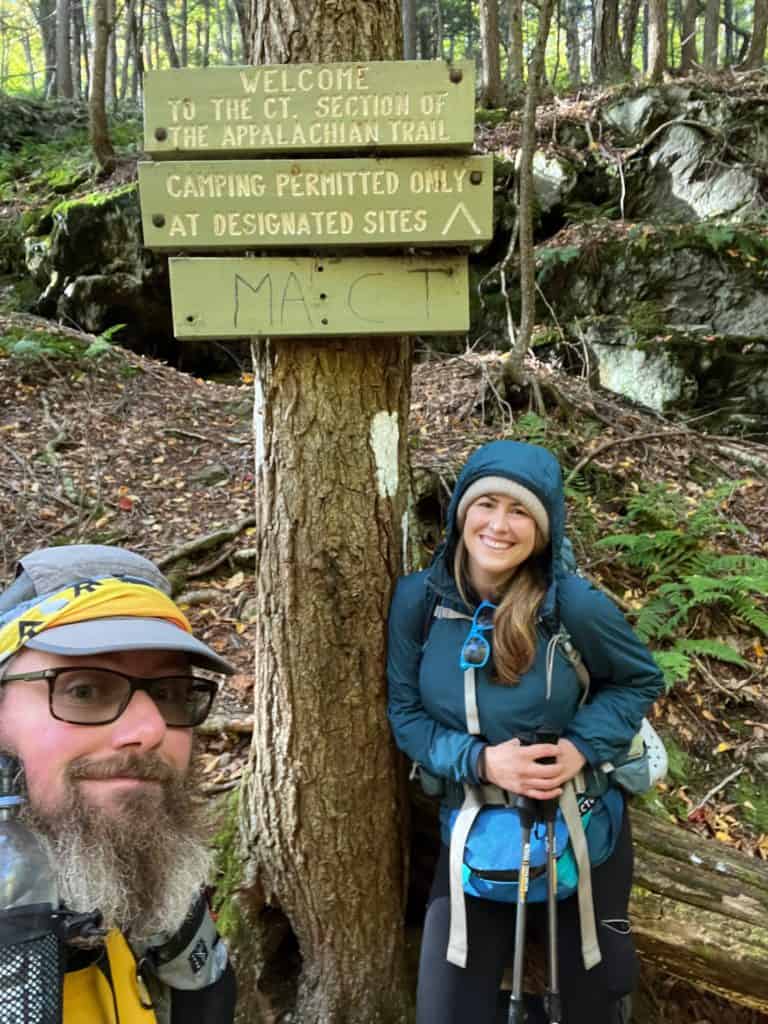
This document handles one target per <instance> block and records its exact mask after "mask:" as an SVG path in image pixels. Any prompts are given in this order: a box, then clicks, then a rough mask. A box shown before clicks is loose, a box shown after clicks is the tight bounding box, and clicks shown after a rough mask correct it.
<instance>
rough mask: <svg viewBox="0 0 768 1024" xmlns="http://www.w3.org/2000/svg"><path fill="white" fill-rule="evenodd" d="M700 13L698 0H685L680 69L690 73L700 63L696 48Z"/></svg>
mask: <svg viewBox="0 0 768 1024" xmlns="http://www.w3.org/2000/svg"><path fill="white" fill-rule="evenodd" d="M698 13H699V2H698V0H683V9H682V28H681V31H680V37H681V43H680V70H681V71H682V73H683V74H684V75H685V74H688V73H689V72H690V71H693V69H694V67H695V66H696V65H697V64H698V63H699V55H698V51H697V48H696V18H697V16H698Z"/></svg>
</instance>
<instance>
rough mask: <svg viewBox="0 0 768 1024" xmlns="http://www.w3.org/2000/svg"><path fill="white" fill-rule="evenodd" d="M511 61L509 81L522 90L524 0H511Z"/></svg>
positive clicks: (508, 67) (511, 86)
mask: <svg viewBox="0 0 768 1024" xmlns="http://www.w3.org/2000/svg"><path fill="white" fill-rule="evenodd" d="M508 47H509V62H508V64H507V82H508V84H509V87H510V89H511V90H520V89H522V88H523V84H524V75H525V72H524V69H523V60H524V57H523V0H509V39H508Z"/></svg>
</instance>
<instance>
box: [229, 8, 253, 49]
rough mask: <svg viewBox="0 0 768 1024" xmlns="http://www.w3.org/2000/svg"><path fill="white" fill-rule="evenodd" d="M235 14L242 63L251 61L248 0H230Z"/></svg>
mask: <svg viewBox="0 0 768 1024" xmlns="http://www.w3.org/2000/svg"><path fill="white" fill-rule="evenodd" d="M232 2H233V4H234V6H235V13H236V14H237V24H238V27H239V29H240V41H241V44H242V50H243V64H250V63H251V14H250V7H249V0H232Z"/></svg>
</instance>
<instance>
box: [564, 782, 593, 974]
mask: <svg viewBox="0 0 768 1024" xmlns="http://www.w3.org/2000/svg"><path fill="white" fill-rule="evenodd" d="M560 810H561V812H562V815H563V818H564V819H565V823H566V825H567V826H568V834H569V836H570V840H571V849H572V850H573V856H574V859H575V861H576V867H577V868H578V871H579V883H578V888H577V895H578V901H579V920H580V923H581V955H582V958H583V960H584V968H585V969H586V970H590V968H592V967H594V966H595V965H596V964H599V963H600V961H601V960H602V955H601V953H600V944H599V942H598V940H597V924H596V923H595V904H594V900H593V898H592V865H591V864H590V861H589V850H588V848H587V837H586V836H585V835H584V825H583V824H582V821H581V814H580V813H579V805H578V803H577V801H576V789H575V787H574V785H573V781H572V780H571V781H569V782H566V784H565V786H564V787H563V792H562V795H561V796H560Z"/></svg>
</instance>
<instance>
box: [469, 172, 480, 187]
mask: <svg viewBox="0 0 768 1024" xmlns="http://www.w3.org/2000/svg"><path fill="white" fill-rule="evenodd" d="M469 180H470V181H471V182H472V184H473V185H479V184H480V182H481V181H482V180H483V172H482V171H472V173H471V174H470V176H469Z"/></svg>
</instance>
